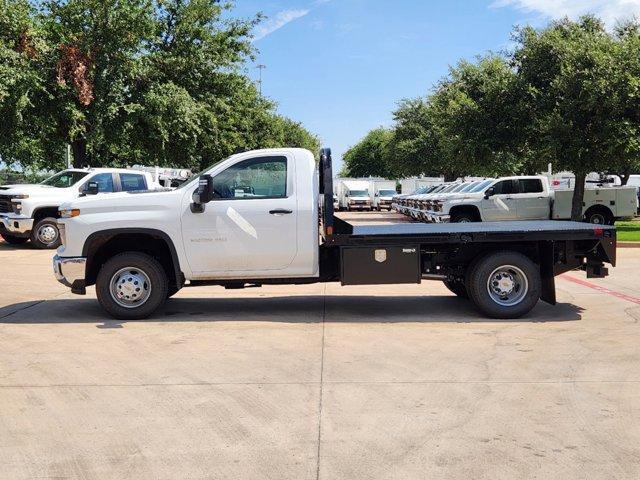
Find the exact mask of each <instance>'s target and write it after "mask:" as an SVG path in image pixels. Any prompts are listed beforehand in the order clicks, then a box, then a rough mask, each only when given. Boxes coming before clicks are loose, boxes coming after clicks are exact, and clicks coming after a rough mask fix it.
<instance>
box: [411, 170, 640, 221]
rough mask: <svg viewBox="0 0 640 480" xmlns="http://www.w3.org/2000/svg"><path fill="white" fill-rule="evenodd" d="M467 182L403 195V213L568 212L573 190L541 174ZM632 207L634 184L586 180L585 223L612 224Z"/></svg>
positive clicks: (543, 216) (472, 216) (459, 217)
mask: <svg viewBox="0 0 640 480" xmlns="http://www.w3.org/2000/svg"><path fill="white" fill-rule="evenodd" d="M473 183H474V182H469V187H471V188H470V189H469V190H468V191H464V189H462V190H461V191H460V192H459V193H453V194H447V195H440V194H438V193H432V194H426V195H422V196H421V197H419V198H418V199H417V200H414V201H413V202H412V201H411V200H412V199H411V198H410V197H409V199H408V203H409V204H410V206H409V208H406V213H408V214H411V213H415V214H416V215H415V217H416V218H423V219H426V220H427V221H430V222H435V223H444V222H452V223H460V222H480V221H482V222H491V221H508V220H548V219H552V220H567V219H570V218H571V200H572V197H573V190H569V189H558V190H552V189H551V188H550V186H549V180H548V178H547V177H546V176H543V175H539V176H518V177H502V178H497V179H494V180H490V181H488V180H485V181H483V182H476V185H472V184H473ZM480 187H481V188H480ZM637 208H638V198H637V193H636V189H635V187H608V186H606V187H595V188H594V187H590V186H589V185H588V186H587V188H586V189H585V194H584V204H583V214H584V220H585V221H587V222H589V223H596V224H605V225H613V223H614V222H615V220H616V219H619V218H624V217H630V216H633V215H635V213H636V211H637ZM414 210H415V212H414Z"/></svg>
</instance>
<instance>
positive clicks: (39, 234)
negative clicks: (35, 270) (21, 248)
mask: <svg viewBox="0 0 640 480" xmlns="http://www.w3.org/2000/svg"><path fill="white" fill-rule="evenodd" d="M31 243H32V244H33V246H34V247H36V248H39V249H43V250H44V249H53V248H58V247H59V246H60V243H61V242H60V231H59V230H58V221H57V220H56V219H55V218H53V217H46V218H43V219H42V220H39V221H38V222H37V223H36V224H35V225H34V227H33V230H32V231H31Z"/></svg>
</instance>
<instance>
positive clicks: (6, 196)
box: [0, 168, 159, 248]
mask: <svg viewBox="0 0 640 480" xmlns="http://www.w3.org/2000/svg"><path fill="white" fill-rule="evenodd" d="M154 188H159V185H158V184H156V183H155V182H154V180H153V177H152V176H151V174H149V173H146V172H140V171H137V170H129V169H118V168H79V169H75V168H74V169H69V170H63V171H61V172H59V173H56V174H55V175H53V176H52V177H49V178H47V179H46V180H45V181H43V182H42V183H38V184H25V185H20V184H18V185H3V186H0V235H2V238H4V240H5V241H6V242H7V243H10V244H20V243H25V242H26V241H28V240H31V243H32V244H33V245H34V246H35V247H36V248H57V247H58V245H60V234H59V232H58V223H57V222H58V220H57V218H58V207H59V206H60V205H62V204H63V203H65V202H68V201H70V200H73V199H74V198H78V197H82V196H85V195H98V194H99V196H101V194H103V193H112V192H121V191H125V192H127V191H141V190H149V189H154Z"/></svg>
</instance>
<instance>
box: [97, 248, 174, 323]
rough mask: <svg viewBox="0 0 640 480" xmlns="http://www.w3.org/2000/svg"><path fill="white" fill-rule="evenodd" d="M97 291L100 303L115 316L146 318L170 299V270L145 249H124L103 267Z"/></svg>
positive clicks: (99, 274)
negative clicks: (168, 271)
mask: <svg viewBox="0 0 640 480" xmlns="http://www.w3.org/2000/svg"><path fill="white" fill-rule="evenodd" d="M136 282H138V283H136ZM96 295H97V297H98V302H100V306H101V307H102V308H103V309H104V310H105V311H106V312H107V313H108V314H109V315H111V316H112V317H114V318H117V319H119V320H139V319H142V318H147V317H149V316H150V315H151V314H153V313H154V312H155V311H156V310H157V309H158V308H159V307H161V306H162V304H163V303H164V302H165V300H166V299H167V295H168V280H167V274H166V273H165V271H164V269H163V268H162V265H160V263H159V262H158V261H157V260H156V259H155V258H153V257H151V256H149V255H147V254H145V253H140V252H125V253H121V254H119V255H116V256H115V257H112V258H110V259H109V260H108V261H107V262H106V263H105V264H104V265H103V266H102V268H101V269H100V272H99V273H98V278H97V280H96ZM129 295H131V296H129Z"/></svg>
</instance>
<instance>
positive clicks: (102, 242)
mask: <svg viewBox="0 0 640 480" xmlns="http://www.w3.org/2000/svg"><path fill="white" fill-rule="evenodd" d="M122 252H143V253H147V254H149V255H151V256H152V257H154V258H156V259H157V260H158V261H159V262H160V264H161V265H162V267H163V268H164V270H165V272H166V274H167V278H168V279H169V284H171V285H174V286H176V287H178V288H181V287H182V285H183V284H184V274H183V273H182V271H181V270H180V261H179V259H178V252H177V250H176V247H175V245H174V243H173V240H172V239H171V237H169V235H167V234H166V233H165V232H163V231H161V230H156V229H152V228H114V229H108V230H101V231H98V232H94V233H92V234H91V235H89V236H88V237H87V239H86V241H85V243H84V246H83V247H82V256H83V257H85V258H86V259H87V265H86V271H85V277H86V278H85V284H86V285H87V286H88V285H93V284H94V283H95V282H96V278H97V276H98V272H99V271H100V268H101V267H102V265H103V264H104V262H106V261H107V260H108V259H109V258H111V257H112V256H114V255H117V254H118V253H122Z"/></svg>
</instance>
